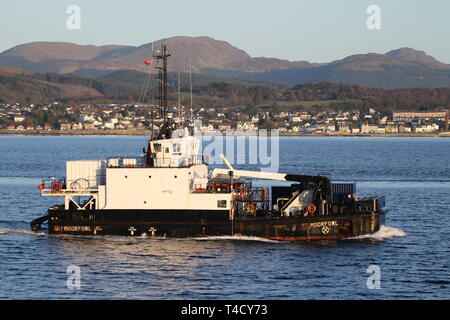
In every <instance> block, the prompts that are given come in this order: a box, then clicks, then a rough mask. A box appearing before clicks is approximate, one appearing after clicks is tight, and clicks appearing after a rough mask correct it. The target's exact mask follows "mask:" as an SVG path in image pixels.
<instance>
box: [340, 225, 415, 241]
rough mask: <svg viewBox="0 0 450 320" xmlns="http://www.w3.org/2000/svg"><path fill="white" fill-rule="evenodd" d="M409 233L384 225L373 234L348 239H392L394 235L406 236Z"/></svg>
mask: <svg viewBox="0 0 450 320" xmlns="http://www.w3.org/2000/svg"><path fill="white" fill-rule="evenodd" d="M406 235H407V234H406V232H404V231H403V230H400V229H397V228H394V227H389V226H385V225H382V226H381V227H380V230H378V231H377V232H375V233H372V234H364V235H361V236H356V237H351V238H347V239H371V240H377V241H383V240H384V239H390V238H394V237H405V236H406Z"/></svg>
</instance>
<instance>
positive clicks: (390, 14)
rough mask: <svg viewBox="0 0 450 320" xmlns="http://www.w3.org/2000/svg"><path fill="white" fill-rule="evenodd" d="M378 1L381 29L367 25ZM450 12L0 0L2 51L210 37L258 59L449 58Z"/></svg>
mask: <svg viewBox="0 0 450 320" xmlns="http://www.w3.org/2000/svg"><path fill="white" fill-rule="evenodd" d="M70 5H77V6H78V7H79V8H80V22H81V23H80V29H68V28H67V20H68V19H69V18H70V16H71V14H68V13H67V12H66V11H67V8H68V7H69V6H70ZM371 5H376V6H378V7H379V9H380V15H379V17H380V20H379V21H380V27H381V29H375V30H370V29H369V28H368V27H367V20H368V19H369V18H370V16H371V15H372V14H368V13H367V9H368V7H369V6H371ZM449 15H450V1H448V0H433V1H418V0H409V1H408V0H369V1H367V0H345V1H338V0H309V1H305V0H276V1H275V0H226V1H223V0H220V1H219V0H165V1H152V0H127V1H112V0H109V1H106V0H39V1H36V0H28V1H27V0H14V1H8V2H6V1H2V3H1V4H0V30H1V36H0V52H1V51H4V50H7V49H9V48H11V47H13V46H16V45H18V44H22V43H27V42H34V41H64V42H73V43H77V44H93V45H106V44H119V45H133V46H139V45H142V44H146V43H149V42H152V41H156V40H159V39H163V38H168V37H172V36H209V37H212V38H215V39H218V40H224V41H227V42H229V43H230V44H232V45H233V46H235V47H238V48H240V49H242V50H245V51H246V52H247V53H248V54H250V55H251V56H253V57H273V58H281V59H288V60H295V61H299V60H306V61H310V62H328V61H332V60H337V59H342V58H345V57H347V56H349V55H352V54H356V53H368V52H375V53H385V52H387V51H389V50H393V49H398V48H401V47H411V48H414V49H418V50H424V51H425V52H426V53H427V54H430V55H432V56H434V57H435V58H437V59H438V60H440V61H442V62H445V63H450V41H448V40H449V35H450V19H449ZM371 21H372V20H371Z"/></svg>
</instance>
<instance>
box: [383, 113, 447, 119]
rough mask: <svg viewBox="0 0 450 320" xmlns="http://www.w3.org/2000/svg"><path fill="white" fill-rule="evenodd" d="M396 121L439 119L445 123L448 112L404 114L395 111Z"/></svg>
mask: <svg viewBox="0 0 450 320" xmlns="http://www.w3.org/2000/svg"><path fill="white" fill-rule="evenodd" d="M392 118H393V120H394V121H412V120H414V119H437V120H442V121H445V119H446V118H447V111H435V112H403V111H394V112H393V113H392Z"/></svg>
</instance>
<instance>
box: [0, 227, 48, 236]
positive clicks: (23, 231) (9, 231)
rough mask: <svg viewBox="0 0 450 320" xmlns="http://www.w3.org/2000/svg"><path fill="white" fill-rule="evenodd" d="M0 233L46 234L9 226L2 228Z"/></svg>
mask: <svg viewBox="0 0 450 320" xmlns="http://www.w3.org/2000/svg"><path fill="white" fill-rule="evenodd" d="M0 234H19V235H28V236H45V233H43V232H36V231H28V230H17V229H9V228H0Z"/></svg>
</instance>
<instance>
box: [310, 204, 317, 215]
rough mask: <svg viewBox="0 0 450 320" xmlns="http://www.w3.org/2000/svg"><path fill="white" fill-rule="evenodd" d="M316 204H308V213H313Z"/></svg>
mask: <svg viewBox="0 0 450 320" xmlns="http://www.w3.org/2000/svg"><path fill="white" fill-rule="evenodd" d="M316 209H317V208H316V206H315V205H313V204H312V203H311V204H310V205H309V206H308V212H309V213H310V214H313V213H314V212H316Z"/></svg>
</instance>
